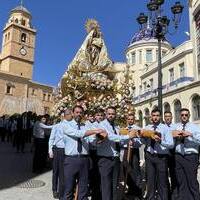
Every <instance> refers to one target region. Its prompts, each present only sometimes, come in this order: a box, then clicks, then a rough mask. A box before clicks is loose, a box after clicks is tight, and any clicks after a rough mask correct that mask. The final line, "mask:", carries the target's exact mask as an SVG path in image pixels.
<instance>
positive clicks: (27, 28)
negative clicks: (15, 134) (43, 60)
mask: <svg viewBox="0 0 200 200" xmlns="http://www.w3.org/2000/svg"><path fill="white" fill-rule="evenodd" d="M31 20H32V16H31V13H30V12H29V11H28V10H27V9H26V8H25V7H24V6H22V5H20V6H18V7H16V8H14V9H13V10H11V12H10V16H9V19H8V21H7V23H6V25H5V28H4V29H3V38H2V49H1V54H0V115H3V114H9V115H11V114H14V113H23V112H25V111H32V112H36V113H37V114H45V113H49V112H50V109H51V107H52V105H53V97H52V93H53V88H52V87H51V86H48V85H44V84H40V83H36V82H34V81H33V80H32V74H33V64H34V52H35V39H36V29H34V28H33V26H32V24H31Z"/></svg>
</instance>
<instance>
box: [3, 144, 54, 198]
mask: <svg viewBox="0 0 200 200" xmlns="http://www.w3.org/2000/svg"><path fill="white" fill-rule="evenodd" d="M0 161H1V162H0V200H13V199H15V200H53V198H52V194H51V171H49V172H46V173H43V174H41V175H38V176H37V175H35V174H33V173H31V168H32V153H30V145H28V146H27V147H26V149H25V153H16V152H15V149H13V147H12V146H11V144H8V143H0ZM34 183H35V184H34ZM38 183H39V184H40V183H45V185H44V186H42V187H38V188H30V187H31V186H33V187H34V186H37V185H38ZM26 187H29V188H26Z"/></svg>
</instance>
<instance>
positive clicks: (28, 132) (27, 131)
mask: <svg viewBox="0 0 200 200" xmlns="http://www.w3.org/2000/svg"><path fill="white" fill-rule="evenodd" d="M42 119H43V122H42V123H44V124H46V125H47V124H49V125H50V124H52V123H53V120H52V118H50V116H49V115H43V116H40V115H39V116H38V115H37V114H35V113H32V112H24V113H22V114H14V115H12V116H8V115H3V116H1V117H0V141H1V142H7V143H10V144H11V145H12V146H13V148H14V149H15V152H16V153H25V152H33V169H32V170H33V172H42V171H43V170H44V169H45V167H46V164H47V161H48V140H49V136H50V130H49V129H43V131H44V137H43V138H42V139H43V142H42V143H43V145H42V147H43V148H42V149H41V148H40V149H39V151H41V150H42V151H43V152H39V153H38V148H37V147H38V145H37V132H38V131H39V129H38V126H37V124H39V125H40V124H41V123H40V122H41V120H42ZM44 119H45V120H44ZM38 122H39V123H38ZM40 154H42V159H41V156H40ZM38 155H39V156H38ZM38 159H40V160H42V165H41V164H40V163H41V162H37V160H38Z"/></svg>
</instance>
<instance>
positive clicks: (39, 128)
mask: <svg viewBox="0 0 200 200" xmlns="http://www.w3.org/2000/svg"><path fill="white" fill-rule="evenodd" d="M45 122H46V118H45V117H44V116H38V119H37V121H36V123H35V125H34V127H33V136H34V145H35V151H34V156H33V172H36V173H38V172H39V173H40V172H42V171H43V169H44V167H45V164H46V140H45V132H44V130H45V129H52V128H53V126H47V125H45Z"/></svg>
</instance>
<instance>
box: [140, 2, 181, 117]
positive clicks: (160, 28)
mask: <svg viewBox="0 0 200 200" xmlns="http://www.w3.org/2000/svg"><path fill="white" fill-rule="evenodd" d="M164 3H165V1H164V0H149V3H148V4H147V8H148V10H149V15H148V16H147V15H145V14H144V13H140V15H139V17H138V18H137V22H138V23H139V24H140V26H141V29H143V28H145V27H146V26H147V22H148V26H150V28H151V29H152V33H151V34H152V35H151V36H152V37H154V38H156V39H157V40H158V108H159V109H160V111H161V114H162V59H161V42H162V41H163V40H165V35H166V34H167V33H169V30H168V27H169V25H170V19H168V17H167V16H163V15H162V8H161V7H162V5H163V4H164ZM183 8H184V6H183V5H181V3H180V2H179V1H177V2H176V3H175V5H173V6H172V7H171V12H172V14H173V18H172V22H173V27H174V29H175V30H177V28H178V25H179V23H180V19H181V14H182V12H183Z"/></svg>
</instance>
